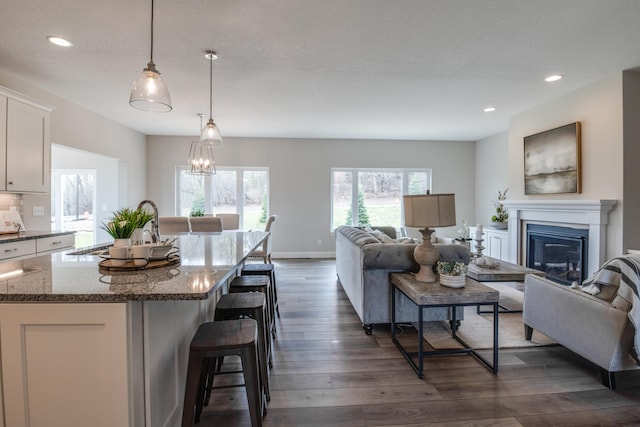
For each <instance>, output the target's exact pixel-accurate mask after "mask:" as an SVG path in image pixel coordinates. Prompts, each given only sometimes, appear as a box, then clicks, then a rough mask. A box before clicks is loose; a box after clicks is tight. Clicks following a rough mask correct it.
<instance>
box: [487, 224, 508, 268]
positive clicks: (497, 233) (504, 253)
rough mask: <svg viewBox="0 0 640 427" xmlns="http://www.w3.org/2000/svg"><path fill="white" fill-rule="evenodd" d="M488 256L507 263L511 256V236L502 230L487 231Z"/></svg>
mask: <svg viewBox="0 0 640 427" xmlns="http://www.w3.org/2000/svg"><path fill="white" fill-rule="evenodd" d="M486 240H487V243H486V246H487V250H486V255H489V256H490V257H491V258H495V259H500V260H503V261H507V257H508V256H509V234H508V232H507V231H502V230H487V232H486Z"/></svg>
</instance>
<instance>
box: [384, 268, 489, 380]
mask: <svg viewBox="0 0 640 427" xmlns="http://www.w3.org/2000/svg"><path fill="white" fill-rule="evenodd" d="M390 276H391V286H392V292H391V307H392V310H391V340H392V341H393V343H394V344H395V345H396V347H398V349H399V350H400V352H401V353H402V355H403V356H404V357H405V359H407V361H408V362H409V365H411V367H412V368H413V370H414V371H415V372H416V373H417V374H418V377H419V378H424V360H423V359H424V357H427V356H438V355H445V354H460V353H462V354H472V355H473V356H475V357H476V358H477V359H478V360H480V361H481V362H482V363H484V364H485V365H486V366H487V367H488V368H489V369H491V370H492V371H493V373H494V374H496V373H498V298H499V292H498V291H497V290H495V289H492V288H490V287H488V286H485V285H483V284H482V283H478V282H476V281H475V280H473V279H470V278H469V277H467V278H466V283H465V287H463V288H447V287H444V286H441V285H440V283H439V282H434V283H424V282H418V281H417V280H415V279H414V278H413V275H412V274H410V273H391V275H390ZM396 292H402V293H403V294H404V295H405V296H407V298H409V300H410V301H411V302H413V303H414V304H415V305H416V307H417V309H418V352H408V351H407V350H406V349H405V348H404V347H403V346H402V344H400V342H399V341H398V339H397V337H396V310H395V306H396V305H395V302H396ZM467 305H475V306H478V307H479V306H480V305H492V306H493V361H492V362H489V361H488V360H487V359H485V358H484V357H483V356H482V355H480V354H479V353H478V352H476V350H474V349H473V348H471V346H469V345H468V344H467V343H466V342H465V341H464V340H463V339H462V338H460V337H459V336H458V335H457V327H456V325H457V322H456V310H455V309H456V307H459V306H467ZM429 307H449V308H450V309H451V313H452V314H451V316H452V319H451V325H452V326H451V336H452V337H453V338H454V339H455V340H456V341H458V342H459V343H460V344H462V345H463V347H464V348H454V349H440V350H433V351H425V350H424V337H423V334H424V331H423V323H424V322H423V310H424V309H425V308H429ZM416 357H417V363H416V362H415V361H414V358H416Z"/></svg>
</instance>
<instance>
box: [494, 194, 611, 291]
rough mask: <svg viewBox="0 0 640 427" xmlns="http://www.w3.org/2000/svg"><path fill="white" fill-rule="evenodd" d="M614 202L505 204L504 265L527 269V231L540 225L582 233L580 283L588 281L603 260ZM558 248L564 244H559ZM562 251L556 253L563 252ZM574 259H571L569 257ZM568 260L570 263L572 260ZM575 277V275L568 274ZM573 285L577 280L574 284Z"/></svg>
mask: <svg viewBox="0 0 640 427" xmlns="http://www.w3.org/2000/svg"><path fill="white" fill-rule="evenodd" d="M616 203H617V202H616V201H615V200H604V199H600V200H582V199H575V200H560V199H553V200H539V199H533V198H532V199H527V200H505V201H504V206H505V208H506V209H507V211H508V212H509V256H508V259H507V261H511V262H514V263H516V264H521V265H527V258H528V253H527V229H528V226H529V225H535V224H541V225H549V226H558V227H563V228H564V227H566V228H574V229H580V230H585V231H586V232H587V239H586V240H585V242H584V243H585V244H584V246H586V247H583V251H584V252H581V258H582V266H581V267H580V271H581V275H580V279H582V278H584V277H589V276H590V275H591V274H592V273H594V272H595V271H596V270H597V269H598V267H600V266H601V265H602V264H603V263H604V262H605V261H606V259H607V227H608V224H609V213H610V212H611V211H613V209H614V208H615V206H616ZM560 244H561V245H562V244H564V243H560ZM564 250H565V249H562V248H561V249H558V251H560V252H564ZM572 257H573V258H575V255H572ZM573 258H572V259H573ZM571 274H575V273H571ZM576 281H577V280H576ZM569 283H570V282H569Z"/></svg>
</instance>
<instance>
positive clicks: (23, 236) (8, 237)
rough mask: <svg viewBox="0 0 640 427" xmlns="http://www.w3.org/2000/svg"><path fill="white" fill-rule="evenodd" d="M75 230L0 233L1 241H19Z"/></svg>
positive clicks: (68, 232)
mask: <svg viewBox="0 0 640 427" xmlns="http://www.w3.org/2000/svg"><path fill="white" fill-rule="evenodd" d="M74 233H75V231H37V230H36V231H24V232H22V233H8V234H0V244H1V243H11V242H19V241H21V240H33V239H41V238H43V237H55V236H63V235H65V234H74Z"/></svg>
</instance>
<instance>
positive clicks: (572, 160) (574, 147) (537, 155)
mask: <svg viewBox="0 0 640 427" xmlns="http://www.w3.org/2000/svg"><path fill="white" fill-rule="evenodd" d="M580 174H581V171H580V122H575V123H571V124H568V125H565V126H561V127H559V128H556V129H551V130H548V131H545V132H540V133H536V134H534V135H529V136H525V137H524V194H556V193H580V192H581V191H582V188H581V184H582V183H581V178H580Z"/></svg>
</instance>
